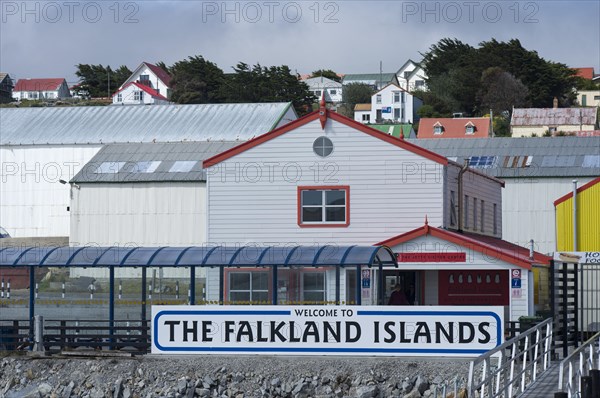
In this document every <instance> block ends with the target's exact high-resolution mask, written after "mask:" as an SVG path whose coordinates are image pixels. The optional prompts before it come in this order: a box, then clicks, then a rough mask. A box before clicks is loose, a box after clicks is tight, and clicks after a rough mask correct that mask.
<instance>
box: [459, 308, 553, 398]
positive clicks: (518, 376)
mask: <svg viewBox="0 0 600 398" xmlns="http://www.w3.org/2000/svg"><path fill="white" fill-rule="evenodd" d="M552 333H553V332H552V318H549V319H546V320H545V321H543V322H541V323H539V324H537V325H536V326H534V327H532V328H531V329H529V330H527V331H525V332H523V333H521V334H519V335H518V336H517V337H514V338H512V339H510V340H508V341H507V342H505V343H504V344H502V345H501V346H498V347H496V348H494V349H493V350H490V351H488V352H486V353H485V354H483V355H481V356H480V357H478V358H477V359H475V360H473V361H471V365H470V368H469V379H468V396H469V397H475V392H478V393H479V395H478V396H479V397H481V398H484V397H486V398H499V397H502V398H512V397H515V396H517V395H518V394H520V393H522V392H524V391H525V389H526V388H527V386H529V385H530V384H531V383H533V382H534V381H535V380H536V378H537V377H538V375H540V374H542V373H543V372H545V371H546V370H547V369H548V368H549V366H550V356H551V349H552ZM477 372H481V374H480V375H479V377H478V379H479V380H477V381H476V380H475V378H476V373H477Z"/></svg>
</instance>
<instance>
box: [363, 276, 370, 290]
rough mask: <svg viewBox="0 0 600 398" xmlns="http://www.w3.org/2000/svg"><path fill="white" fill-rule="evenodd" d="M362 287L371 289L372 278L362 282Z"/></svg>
mask: <svg viewBox="0 0 600 398" xmlns="http://www.w3.org/2000/svg"><path fill="white" fill-rule="evenodd" d="M362 287H364V288H370V287H371V278H369V279H366V278H365V279H363V280H362Z"/></svg>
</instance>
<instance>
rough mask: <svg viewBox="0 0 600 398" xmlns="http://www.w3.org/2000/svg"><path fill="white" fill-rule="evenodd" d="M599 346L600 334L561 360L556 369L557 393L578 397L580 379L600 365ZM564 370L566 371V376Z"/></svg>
mask: <svg viewBox="0 0 600 398" xmlns="http://www.w3.org/2000/svg"><path fill="white" fill-rule="evenodd" d="M599 345H600V332H599V333H596V334H595V335H594V336H592V338H590V339H589V340H588V341H586V342H585V343H583V345H582V346H581V347H579V348H578V349H576V350H575V351H573V353H571V355H569V356H568V357H566V358H565V359H563V360H562V362H561V363H560V365H559V368H558V391H561V392H566V393H567V394H568V396H569V398H571V397H579V396H580V395H579V394H580V391H581V378H582V377H583V376H588V375H589V373H590V371H591V370H593V369H598V366H599V365H600V348H599ZM565 368H567V369H568V372H567V375H565ZM565 376H567V380H566V382H565Z"/></svg>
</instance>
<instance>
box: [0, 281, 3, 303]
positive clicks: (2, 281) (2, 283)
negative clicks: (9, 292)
mask: <svg viewBox="0 0 600 398" xmlns="http://www.w3.org/2000/svg"><path fill="white" fill-rule="evenodd" d="M0 298H4V278H2V295H1V296H0Z"/></svg>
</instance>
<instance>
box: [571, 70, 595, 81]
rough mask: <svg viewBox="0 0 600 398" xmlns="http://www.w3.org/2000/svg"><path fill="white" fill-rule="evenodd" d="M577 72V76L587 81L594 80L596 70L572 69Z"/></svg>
mask: <svg viewBox="0 0 600 398" xmlns="http://www.w3.org/2000/svg"><path fill="white" fill-rule="evenodd" d="M571 69H573V70H575V71H576V72H577V73H576V76H579V77H582V78H584V79H587V80H592V79H593V78H594V76H595V75H594V68H571Z"/></svg>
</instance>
